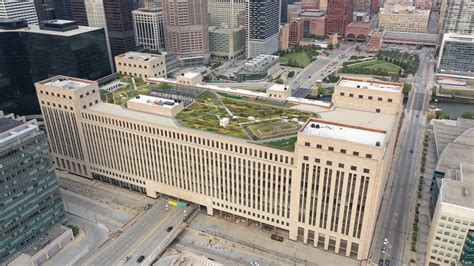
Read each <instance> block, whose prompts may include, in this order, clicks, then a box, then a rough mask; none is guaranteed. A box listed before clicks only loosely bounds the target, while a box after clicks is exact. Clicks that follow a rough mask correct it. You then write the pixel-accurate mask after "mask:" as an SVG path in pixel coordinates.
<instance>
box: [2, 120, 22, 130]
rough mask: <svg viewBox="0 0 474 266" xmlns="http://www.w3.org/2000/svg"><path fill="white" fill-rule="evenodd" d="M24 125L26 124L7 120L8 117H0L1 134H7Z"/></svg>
mask: <svg viewBox="0 0 474 266" xmlns="http://www.w3.org/2000/svg"><path fill="white" fill-rule="evenodd" d="M22 124H24V123H23V122H21V121H18V120H14V119H10V118H6V117H0V133H3V132H6V131H8V130H10V129H12V128H15V127H17V126H19V125H22Z"/></svg>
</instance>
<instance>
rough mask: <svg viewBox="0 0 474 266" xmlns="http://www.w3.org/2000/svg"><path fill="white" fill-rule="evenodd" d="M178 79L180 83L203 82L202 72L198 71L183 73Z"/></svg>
mask: <svg viewBox="0 0 474 266" xmlns="http://www.w3.org/2000/svg"><path fill="white" fill-rule="evenodd" d="M176 81H177V82H178V84H182V85H188V86H194V85H196V84H199V83H202V74H201V73H198V72H186V73H181V75H179V76H178V77H177V78H176Z"/></svg>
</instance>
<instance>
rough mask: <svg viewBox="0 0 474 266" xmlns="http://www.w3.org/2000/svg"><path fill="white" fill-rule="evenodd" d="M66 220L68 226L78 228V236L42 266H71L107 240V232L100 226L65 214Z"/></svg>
mask: <svg viewBox="0 0 474 266" xmlns="http://www.w3.org/2000/svg"><path fill="white" fill-rule="evenodd" d="M67 220H68V224H72V225H76V226H77V227H79V235H77V236H76V238H75V239H74V240H73V241H72V242H71V243H69V244H68V245H66V246H65V247H64V248H63V249H62V250H60V251H59V252H58V253H57V254H56V255H55V256H54V257H52V258H51V259H50V260H48V261H46V262H45V263H44V264H43V265H45V266H65V265H73V264H74V263H75V262H76V261H78V260H79V259H80V258H81V257H84V256H86V255H87V254H89V252H91V251H94V250H95V249H97V248H98V247H99V246H100V245H102V244H103V243H104V242H105V241H106V240H107V239H108V238H109V231H108V230H107V228H106V227H105V226H104V225H102V224H95V223H94V222H91V221H88V220H85V219H82V218H80V217H77V216H74V215H70V214H67Z"/></svg>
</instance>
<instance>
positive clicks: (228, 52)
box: [209, 27, 245, 59]
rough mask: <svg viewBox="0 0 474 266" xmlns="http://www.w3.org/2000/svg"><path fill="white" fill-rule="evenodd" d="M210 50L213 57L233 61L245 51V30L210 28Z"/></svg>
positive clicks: (240, 28) (239, 28) (242, 28)
mask: <svg viewBox="0 0 474 266" xmlns="http://www.w3.org/2000/svg"><path fill="white" fill-rule="evenodd" d="M209 50H210V53H211V56H215V57H218V58H223V59H233V58H235V57H236V56H239V55H241V54H243V53H244V51H245V29H244V27H238V28H235V29H229V28H216V27H209Z"/></svg>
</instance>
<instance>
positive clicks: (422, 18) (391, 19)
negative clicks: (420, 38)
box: [379, 6, 430, 33]
mask: <svg viewBox="0 0 474 266" xmlns="http://www.w3.org/2000/svg"><path fill="white" fill-rule="evenodd" d="M429 17H430V11H429V10H419V9H415V7H414V6H394V7H390V8H381V9H380V14H379V27H380V28H383V29H384V30H385V31H396V32H412V33H426V32H427V30H428V20H429Z"/></svg>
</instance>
